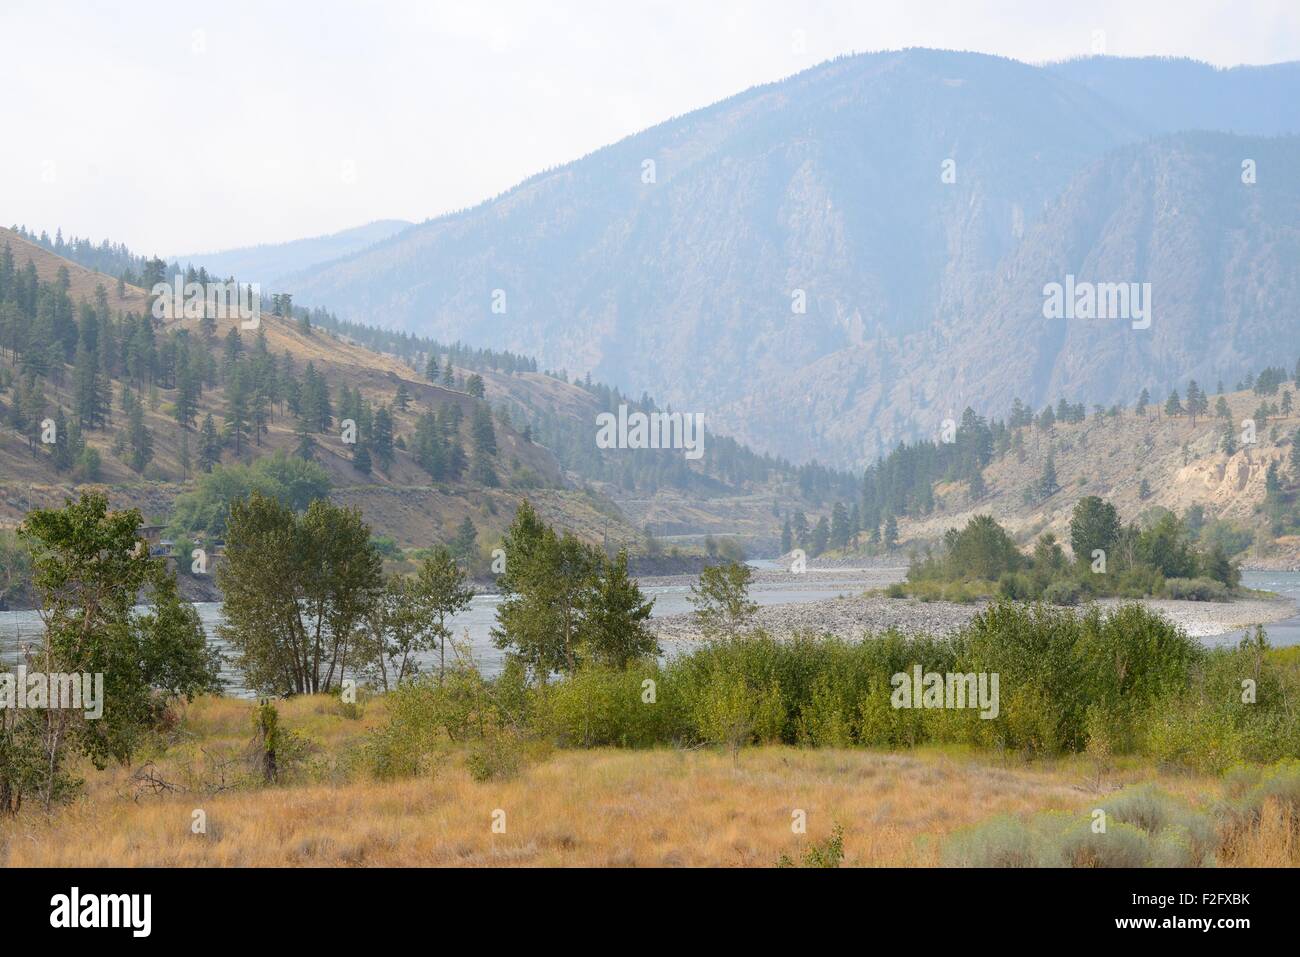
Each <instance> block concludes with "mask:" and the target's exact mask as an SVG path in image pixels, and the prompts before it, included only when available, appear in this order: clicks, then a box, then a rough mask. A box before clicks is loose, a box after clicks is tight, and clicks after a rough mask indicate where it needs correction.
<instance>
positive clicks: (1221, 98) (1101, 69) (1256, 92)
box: [1047, 57, 1300, 136]
mask: <svg viewBox="0 0 1300 957" xmlns="http://www.w3.org/2000/svg"><path fill="white" fill-rule="evenodd" d="M1047 69H1048V70H1050V71H1051V72H1053V73H1055V74H1057V75H1058V76H1062V77H1065V78H1066V79H1068V80H1071V81H1073V82H1075V83H1079V84H1082V85H1083V86H1086V87H1087V88H1088V89H1090V90H1091V91H1092V92H1094V93H1096V94H1097V95H1098V96H1101V97H1103V98H1105V99H1106V100H1108V101H1110V102H1111V103H1114V104H1116V106H1118V107H1120V108H1121V109H1123V110H1124V112H1125V113H1126V114H1127V115H1128V116H1129V117H1130V118H1131V119H1132V120H1133V121H1134V122H1136V123H1138V124H1140V125H1141V126H1142V127H1143V128H1145V129H1148V130H1151V131H1152V132H1167V133H1173V132H1178V131H1182V130H1219V131H1221V132H1225V133H1241V134H1244V135H1251V136H1277V135H1279V134H1283V133H1295V132H1298V130H1297V127H1296V94H1297V92H1298V91H1300V63H1278V64H1275V65H1272V66H1238V67H1232V68H1231V69H1219V68H1218V67H1213V66H1210V65H1209V64H1208V63H1200V62H1197V61H1196V60H1188V59H1182V58H1179V59H1175V58H1171V57H1141V58H1135V59H1121V58H1118V57H1086V58H1083V59H1078V60H1067V61H1066V62H1064V63H1054V64H1051V65H1049V66H1048V67H1047Z"/></svg>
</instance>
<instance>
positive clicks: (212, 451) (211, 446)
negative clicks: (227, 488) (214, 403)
mask: <svg viewBox="0 0 1300 957" xmlns="http://www.w3.org/2000/svg"><path fill="white" fill-rule="evenodd" d="M220 462H221V437H220V436H219V435H218V434H217V425H216V423H215V422H213V421H212V413H210V412H209V413H208V414H207V416H205V417H204V419H203V430H202V433H201V435H200V438H199V469H200V470H202V471H204V472H211V471H212V469H213V468H214V467H215V466H217V465H218V464H220Z"/></svg>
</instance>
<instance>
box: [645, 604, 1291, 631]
mask: <svg viewBox="0 0 1300 957" xmlns="http://www.w3.org/2000/svg"><path fill="white" fill-rule="evenodd" d="M1143 603H1144V604H1146V605H1147V606H1148V607H1150V608H1152V609H1154V610H1156V611H1158V612H1160V613H1161V614H1162V615H1164V616H1165V617H1166V618H1168V619H1170V620H1171V621H1172V622H1174V623H1175V624H1177V625H1178V626H1180V627H1181V628H1182V629H1183V630H1184V631H1186V632H1187V634H1188V635H1190V636H1191V637H1193V638H1210V637H1214V636H1216V635H1225V634H1230V633H1232V632H1235V631H1240V630H1241V629H1243V628H1249V627H1252V626H1253V625H1256V624H1262V625H1268V624H1271V623H1273V622H1277V621H1282V620H1284V619H1287V618H1292V617H1294V616H1295V615H1296V614H1297V608H1296V603H1295V602H1294V601H1293V600H1291V599H1289V598H1276V599H1265V598H1247V599H1241V600H1238V601H1232V602H1203V601H1169V600H1165V599H1146V600H1144V602H1143ZM986 604H987V603H986V602H975V603H972V604H969V605H962V604H954V603H951V602H924V601H918V600H916V599H912V598H885V597H883V596H880V595H862V594H859V595H853V596H844V597H828V598H827V600H825V601H817V602H805V603H802V604H791V605H769V606H767V607H764V608H760V609H759V611H758V613H757V615H756V616H755V624H756V625H758V626H759V627H760V628H763V629H764V630H766V631H767V632H769V633H770V634H773V635H778V636H790V635H796V634H800V633H813V634H833V635H837V636H839V637H841V638H848V639H856V638H861V637H862V636H863V635H866V634H876V633H879V632H883V631H888V630H889V629H891V628H893V629H897V630H898V631H901V632H905V633H918V632H920V633H926V634H932V635H943V634H947V633H949V632H951V631H954V630H956V629H957V628H960V627H961V626H962V625H964V624H966V623H967V622H968V621H970V620H971V619H972V618H973V617H974V616H975V615H976V614H978V613H979V612H980V611H981V610H982V609H983V608H984V607H985V605H986ZM1098 604H1099V605H1101V607H1103V608H1114V607H1116V606H1118V605H1119V604H1121V602H1120V601H1119V600H1116V599H1106V600H1104V601H1101V602H1099V603H1098ZM650 625H651V627H652V629H653V630H654V631H655V633H656V634H657V635H658V636H659V637H660V638H661V639H663V640H666V641H673V642H677V641H690V640H697V639H699V637H700V634H699V629H698V628H697V627H696V625H695V621H694V619H693V618H692V616H690V615H672V616H668V617H665V618H657V619H653V620H651V622H650Z"/></svg>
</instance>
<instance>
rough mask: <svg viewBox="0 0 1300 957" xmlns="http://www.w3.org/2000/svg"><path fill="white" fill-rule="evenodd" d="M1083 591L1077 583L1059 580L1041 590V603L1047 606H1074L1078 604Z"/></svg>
mask: <svg viewBox="0 0 1300 957" xmlns="http://www.w3.org/2000/svg"><path fill="white" fill-rule="evenodd" d="M1082 595H1083V589H1082V588H1081V587H1080V586H1079V583H1078V582H1074V581H1070V580H1069V579H1060V580H1058V581H1054V582H1052V583H1051V584H1050V585H1048V586H1047V587H1046V588H1045V589H1043V601H1045V602H1047V604H1049V605H1066V606H1074V605H1077V604H1079V599H1080V597H1082Z"/></svg>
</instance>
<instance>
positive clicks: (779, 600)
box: [0, 561, 1300, 695]
mask: <svg viewBox="0 0 1300 957" xmlns="http://www.w3.org/2000/svg"><path fill="white" fill-rule="evenodd" d="M750 565H751V566H753V567H754V568H755V570H756V573H757V574H758V581H757V582H756V583H755V585H754V586H753V587H752V588H751V590H750V597H751V598H752V599H753V600H754V601H755V602H757V603H758V604H759V605H785V604H801V603H806V602H815V601H824V600H826V599H828V598H833V597H835V596H836V595H837V594H849V593H853V592H856V591H860V590H861V588H862V587H866V586H867V584H868V583H867V582H865V581H864V580H863V579H862V578H860V577H859V576H857V575H855V574H854V573H853V572H852V571H846V573H845V574H843V575H842V576H836V575H834V574H833V573H827V574H819V575H817V576H816V577H815V578H814V576H812V575H810V576H809V579H808V580H807V583H806V584H805V583H804V582H800V583H799V584H792V583H791V581H790V578H789V577H788V576H787V575H772V574H770V573H772V572H775V571H777V570H778V566H776V565H775V564H774V563H772V562H769V561H753V562H750ZM897 571H898V577H901V572H902V569H898V570H897ZM764 573H768V574H764ZM879 577H880V572H879V570H873V573H872V575H871V578H872V580H871V581H870V583H869V584H870V586H871V587H879ZM1242 583H1243V584H1244V585H1246V586H1248V587H1250V588H1259V589H1265V590H1268V591H1273V592H1277V593H1279V594H1285V595H1288V596H1290V597H1292V598H1295V599H1297V600H1300V572H1246V573H1245V574H1244V575H1243V582H1242ZM642 590H643V591H644V592H645V594H646V597H647V598H652V599H654V610H653V612H652V616H651V617H654V618H661V617H666V616H668V615H679V614H682V613H685V612H689V611H690V610H691V605H690V603H689V602H688V601H687V596H688V594H689V592H690V586H689V585H687V584H648V585H646V586H644V587H643V589H642ZM500 601H501V598H500V596H499V595H477V596H475V598H474V600H473V601H472V602H471V603H470V606H469V608H467V609H466V610H465V611H464V612H463V613H461V614H460V615H457V616H456V617H455V618H454V619H453V628H454V631H455V634H456V636H457V638H458V639H462V640H465V639H467V640H468V641H469V645H470V647H471V649H472V650H473V654H474V658H475V661H476V662H477V663H478V666H479V668H481V669H482V670H483V672H484V673H485V674H489V675H493V674H497V673H498V672H499V671H500V670H501V667H502V663H503V659H504V655H503V653H502V652H501V651H500V650H499V649H498V648H497V647H496V646H495V645H494V644H493V643H492V636H491V631H492V626H493V625H494V624H496V613H497V605H498V604H499V603H500ZM194 607H195V608H196V609H197V611H198V613H199V618H200V619H201V620H202V622H203V627H204V629H205V630H206V631H207V633H208V639H209V641H211V642H212V643H213V644H214V645H216V646H217V647H218V648H220V649H222V650H223V651H226V650H227V648H226V645H225V643H224V642H223V641H221V640H220V639H219V638H217V637H216V633H217V626H218V625H220V624H221V622H222V615H221V605H220V603H218V602H207V603H201V604H196V605H195V606H194ZM40 634H41V620H40V615H39V614H38V613H37V612H35V611H8V612H0V661H4V662H5V663H8V664H13V663H14V662H16V661H17V656H18V645H19V642H20V641H22V640H24V639H28V640H30V639H33V638H36V637H37V636H39V635H40ZM1241 634H1242V633H1241V632H1237V633H1233V634H1230V635H1221V636H1218V637H1215V638H1207V639H1204V640H1205V642H1206V643H1207V644H1210V645H1219V644H1225V643H1228V642H1234V641H1237V640H1239V639H1240V637H1241ZM1268 636H1269V642H1270V643H1271V644H1273V645H1274V646H1275V647H1282V646H1284V645H1296V644H1300V616H1297V617H1295V618H1291V619H1288V620H1286V621H1280V622H1277V623H1276V624H1272V625H1269V626H1268ZM663 644H664V652H665V654H667V655H669V656H671V655H673V654H676V653H678V652H680V651H681V650H682V649H683V648H684V647H686V646H685V645H684V644H682V643H674V642H670V641H665V642H663ZM419 660H420V662H421V665H422V666H423V667H425V668H426V670H427V668H428V667H429V666H431V665H432V666H436V664H437V652H433V653H431V654H426V655H421V656H420V659H419ZM222 677H223V678H224V679H225V681H226V688H227V691H228V692H229V693H231V694H235V695H248V694H250V692H249V691H248V690H247V689H246V688H245V687H244V685H243V683H242V675H241V674H240V673H239V672H238V671H237V670H236V669H235V668H234V667H233V665H232V664H231V663H230V662H229V661H227V662H226V665H225V667H224V669H223V672H222Z"/></svg>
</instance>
